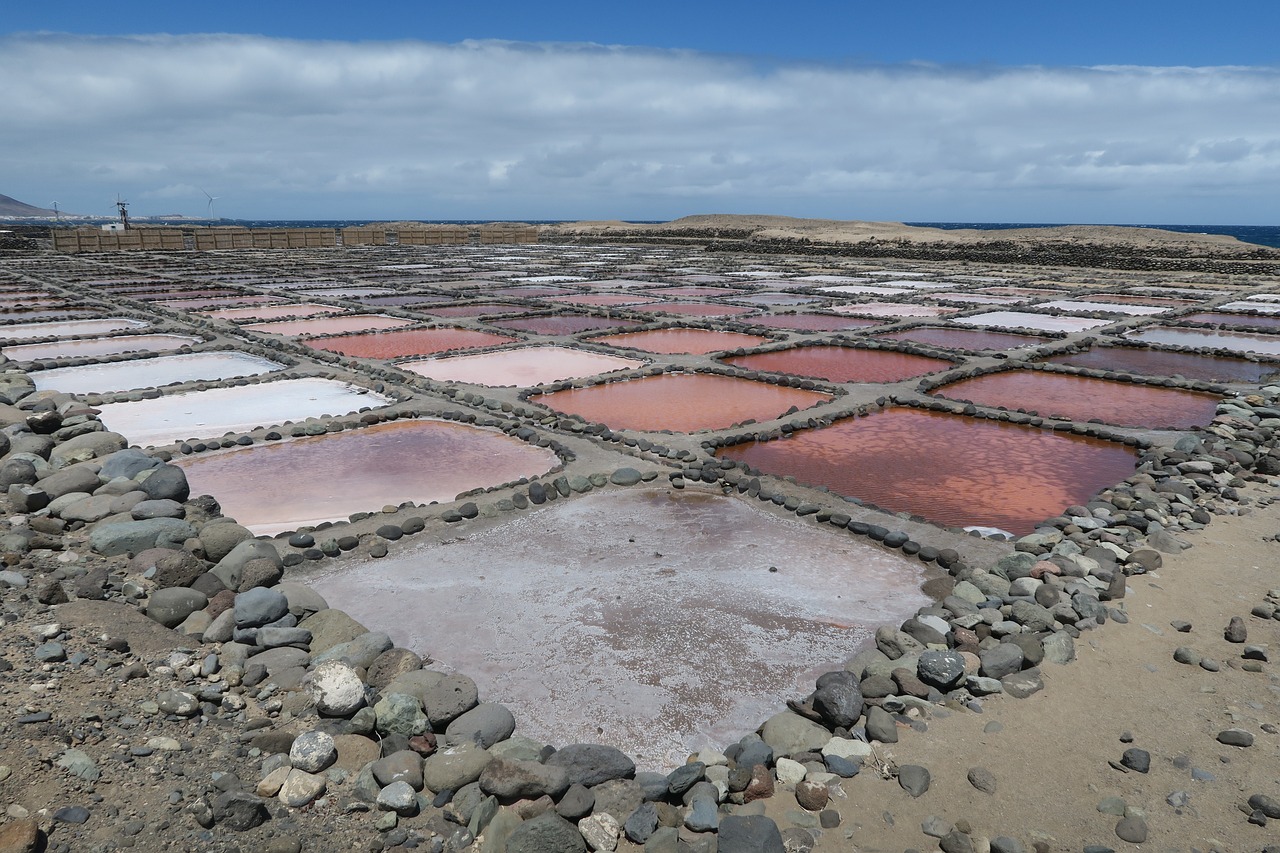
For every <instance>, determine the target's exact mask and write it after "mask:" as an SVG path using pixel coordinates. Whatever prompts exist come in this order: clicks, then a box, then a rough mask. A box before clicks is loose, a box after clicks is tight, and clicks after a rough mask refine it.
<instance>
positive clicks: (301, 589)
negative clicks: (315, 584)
mask: <svg viewBox="0 0 1280 853" xmlns="http://www.w3.org/2000/svg"><path fill="white" fill-rule="evenodd" d="M275 590H276V592H278V593H280V594H281V595H283V596H284V597H285V598H287V599H288V600H289V612H290V613H292V614H293V615H294V616H295V617H297V618H298V619H299V620H302V619H305V618H307V617H308V616H311V615H312V614H314V613H319V612H320V611H321V610H328V609H329V603H328V602H326V601H325V600H324V597H323V596H321V595H320V593H318V592H316V591H315V590H314V589H312V588H311V587H309V586H307V585H306V584H301V583H295V582H294V581H284V582H282V583H279V584H276V586H275ZM308 630H311V629H308ZM311 635H312V636H313V637H314V636H315V631H314V630H312V631H311Z"/></svg>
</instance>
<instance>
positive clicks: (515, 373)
mask: <svg viewBox="0 0 1280 853" xmlns="http://www.w3.org/2000/svg"><path fill="white" fill-rule="evenodd" d="M396 366H397V367H399V368H401V369H402V370H410V371H413V372H414V373H418V374H421V375H422V376H425V377H427V378H428V379H435V380H437V381H440V382H468V383H471V384H473V385H488V386H503V385H514V386H516V387H519V388H527V387H529V386H531V385H545V384H546V383H548V382H560V381H563V380H566V379H578V378H581V377H584V376H597V375H599V374H602V373H613V372H615V371H619V370H631V369H633V368H636V367H643V366H644V362H643V361H639V360H637V359H633V358H620V357H618V356H614V355H604V354H603V353H598V352H588V351H586V350H580V349H573V348H571V347H556V346H536V347H516V348H514V349H505V350H498V351H497V352H485V353H477V354H476V355H459V356H452V357H449V358H428V359H423V360H422V361H402V362H400V363H399V364H398V365H396Z"/></svg>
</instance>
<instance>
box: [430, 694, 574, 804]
mask: <svg viewBox="0 0 1280 853" xmlns="http://www.w3.org/2000/svg"><path fill="white" fill-rule="evenodd" d="M515 729H516V719H515V717H514V716H512V714H511V711H509V710H508V709H507V708H506V706H504V705H499V704H497V703H494V702H482V703H480V704H479V705H476V706H475V707H474V708H472V709H471V710H470V711H467V712H466V713H465V714H463V715H461V716H460V717H457V718H455V719H454V720H453V722H451V723H449V726H448V728H446V729H445V736H446V738H447V739H448V740H449V742H451V743H452V742H453V741H454V740H455V739H467V740H476V741H477V742H478V743H479V744H480V745H481V746H483V747H485V748H488V747H491V746H493V745H494V744H496V743H498V742H499V741H504V740H506V739H507V738H509V737H511V734H512V732H514V731H515ZM566 787H567V786H566Z"/></svg>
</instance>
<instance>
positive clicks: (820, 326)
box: [744, 314, 884, 332]
mask: <svg viewBox="0 0 1280 853" xmlns="http://www.w3.org/2000/svg"><path fill="white" fill-rule="evenodd" d="M744 322H747V323H750V324H751V325H752V326H764V327H765V328H768V329H792V330H795V331H797V332H843V331H846V330H848V329H858V328H865V327H867V326H883V325H884V323H883V321H881V320H868V319H866V318H865V317H837V316H835V315H834V314H778V315H775V316H766V317H752V318H751V319H750V320H746V321H744Z"/></svg>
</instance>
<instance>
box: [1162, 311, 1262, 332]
mask: <svg viewBox="0 0 1280 853" xmlns="http://www.w3.org/2000/svg"><path fill="white" fill-rule="evenodd" d="M1177 319H1178V320H1182V321H1186V322H1188V323H1213V324H1215V325H1216V324H1218V323H1221V324H1223V325H1228V326H1253V327H1255V328H1258V329H1280V317H1251V316H1249V315H1247V314H1228V313H1225V312H1221V313H1220V312H1217V311H1201V312H1199V313H1197V314H1186V315H1184V316H1182V317H1178V318H1177Z"/></svg>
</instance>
